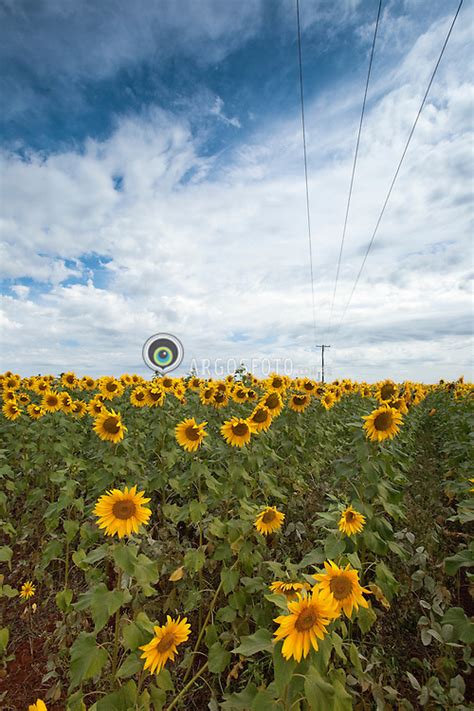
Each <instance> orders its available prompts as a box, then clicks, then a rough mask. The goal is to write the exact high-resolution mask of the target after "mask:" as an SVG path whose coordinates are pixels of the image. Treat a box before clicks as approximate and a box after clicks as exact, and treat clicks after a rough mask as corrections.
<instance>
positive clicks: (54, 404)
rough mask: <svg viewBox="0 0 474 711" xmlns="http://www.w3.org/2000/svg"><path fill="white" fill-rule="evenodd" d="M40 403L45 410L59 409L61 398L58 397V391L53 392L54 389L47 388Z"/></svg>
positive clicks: (54, 410)
mask: <svg viewBox="0 0 474 711" xmlns="http://www.w3.org/2000/svg"><path fill="white" fill-rule="evenodd" d="M41 404H42V406H43V409H45V410H46V412H57V411H58V410H60V409H61V399H60V397H59V393H56V392H54V390H47V391H46V392H44V393H43V400H42V403H41Z"/></svg>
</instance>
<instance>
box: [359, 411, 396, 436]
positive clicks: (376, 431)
mask: <svg viewBox="0 0 474 711" xmlns="http://www.w3.org/2000/svg"><path fill="white" fill-rule="evenodd" d="M363 419H364V420H365V423H364V430H365V433H366V436H367V437H368V438H369V439H370V440H371V441H372V442H383V440H384V439H392V438H393V437H395V435H396V434H397V433H398V431H399V429H400V425H401V423H402V416H401V414H400V412H398V410H394V409H393V407H388V406H386V405H382V407H379V408H378V409H377V410H374V411H373V412H371V413H370V415H366V416H365V417H364V418H363Z"/></svg>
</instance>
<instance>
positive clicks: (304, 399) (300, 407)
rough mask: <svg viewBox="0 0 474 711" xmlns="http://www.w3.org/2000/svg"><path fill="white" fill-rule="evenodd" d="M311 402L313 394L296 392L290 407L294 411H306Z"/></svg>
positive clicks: (290, 400) (290, 401) (291, 398)
mask: <svg viewBox="0 0 474 711" xmlns="http://www.w3.org/2000/svg"><path fill="white" fill-rule="evenodd" d="M310 403H311V395H308V394H305V395H303V394H301V395H298V394H295V395H292V396H291V397H290V399H289V402H288V407H289V408H290V410H293V411H294V412H304V411H305V410H306V408H307V407H308V405H309V404H310Z"/></svg>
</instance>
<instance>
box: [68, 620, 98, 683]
mask: <svg viewBox="0 0 474 711" xmlns="http://www.w3.org/2000/svg"><path fill="white" fill-rule="evenodd" d="M69 653H70V655H71V664H70V667H69V671H70V676H71V685H70V689H74V688H75V687H76V686H79V684H81V683H82V682H83V681H85V680H86V679H92V678H93V677H96V676H99V674H100V672H101V671H102V669H103V667H104V666H105V664H106V662H107V652H106V651H105V649H100V648H99V647H97V644H96V640H95V635H94V634H89V633H87V632H81V633H80V635H79V637H78V638H77V639H76V641H75V642H74V644H73V645H72V647H71V649H70V650H69Z"/></svg>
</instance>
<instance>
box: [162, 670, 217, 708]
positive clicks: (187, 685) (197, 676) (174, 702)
mask: <svg viewBox="0 0 474 711" xmlns="http://www.w3.org/2000/svg"><path fill="white" fill-rule="evenodd" d="M207 667H208V662H206V663H205V664H203V665H202V667H201V668H200V669H198V671H197V672H196V674H195V675H194V676H193V678H192V679H190V680H189V681H188V683H187V684H186V686H183V688H182V689H181V691H180V692H179V694H177V695H176V696H175V697H174V699H173V701H172V702H171V703H170V705H169V706H168V708H167V709H166V711H171V709H173V708H174V707H175V706H176V704H177V703H178V701H179V700H180V699H181V698H182V697H183V696H184V695H185V694H186V692H187V691H188V690H189V689H190V688H191V686H192V685H193V684H194V682H195V681H196V679H199V677H200V676H201V674H203V673H204V672H205V671H206V669H207ZM190 668H191V667H190ZM184 681H186V676H185V677H184V679H183V682H184Z"/></svg>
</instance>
